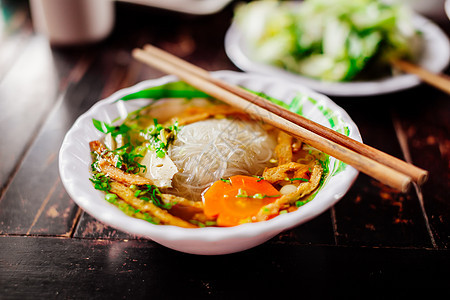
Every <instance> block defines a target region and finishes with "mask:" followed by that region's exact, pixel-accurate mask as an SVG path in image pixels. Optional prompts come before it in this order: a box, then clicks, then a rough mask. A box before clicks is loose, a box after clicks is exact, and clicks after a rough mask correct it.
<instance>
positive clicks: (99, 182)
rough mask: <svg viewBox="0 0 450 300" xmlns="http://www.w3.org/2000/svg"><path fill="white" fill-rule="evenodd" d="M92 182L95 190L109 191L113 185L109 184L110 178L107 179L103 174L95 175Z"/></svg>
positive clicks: (91, 179)
mask: <svg viewBox="0 0 450 300" xmlns="http://www.w3.org/2000/svg"><path fill="white" fill-rule="evenodd" d="M89 180H90V181H92V183H93V184H94V188H95V189H96V190H100V191H105V192H107V191H109V190H110V189H111V185H110V184H109V177H107V176H106V175H105V174H103V173H94V174H92V177H91V178H89Z"/></svg>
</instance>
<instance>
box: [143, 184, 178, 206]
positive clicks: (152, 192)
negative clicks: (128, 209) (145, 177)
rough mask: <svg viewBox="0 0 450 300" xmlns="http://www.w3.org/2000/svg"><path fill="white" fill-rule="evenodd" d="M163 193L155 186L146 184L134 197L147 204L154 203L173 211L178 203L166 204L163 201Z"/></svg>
mask: <svg viewBox="0 0 450 300" xmlns="http://www.w3.org/2000/svg"><path fill="white" fill-rule="evenodd" d="M161 195H162V194H161V192H160V190H159V189H158V187H156V186H155V185H150V184H146V185H144V186H142V187H141V188H137V189H136V190H135V192H134V196H135V197H136V198H139V199H141V200H144V201H146V202H152V203H153V204H154V205H156V206H158V207H160V208H163V209H171V208H172V206H174V205H175V204H176V203H167V204H166V203H164V202H162V201H161Z"/></svg>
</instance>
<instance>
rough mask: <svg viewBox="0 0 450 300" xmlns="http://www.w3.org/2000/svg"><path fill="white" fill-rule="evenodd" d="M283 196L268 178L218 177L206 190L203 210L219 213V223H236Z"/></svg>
mask: <svg viewBox="0 0 450 300" xmlns="http://www.w3.org/2000/svg"><path fill="white" fill-rule="evenodd" d="M280 196H281V195H280V192H279V191H277V189H275V188H274V187H273V186H272V185H271V184H270V183H269V182H267V181H265V180H261V179H259V178H256V177H251V176H243V175H236V176H232V177H230V179H229V180H227V181H222V180H219V181H216V182H215V183H214V184H213V185H212V186H211V187H210V188H209V189H207V190H206V191H205V192H204V193H203V203H204V212H205V215H206V216H207V217H210V218H216V217H217V225H218V226H236V225H239V224H242V223H246V222H251V220H252V217H255V216H256V215H257V213H258V211H259V210H260V209H261V208H262V207H263V206H265V205H267V204H270V203H272V202H274V201H275V200H276V199H278V198H279V197H280Z"/></svg>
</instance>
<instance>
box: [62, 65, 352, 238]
mask: <svg viewBox="0 0 450 300" xmlns="http://www.w3.org/2000/svg"><path fill="white" fill-rule="evenodd" d="M211 74H212V75H213V76H214V77H219V78H222V79H224V80H230V79H235V80H238V81H239V80H261V81H263V82H264V81H266V82H268V81H270V82H275V83H276V84H282V85H284V86H288V87H290V88H293V89H294V90H296V91H300V92H304V93H306V94H307V95H308V96H310V97H312V98H314V99H315V100H318V101H320V102H325V103H326V104H327V106H328V107H330V108H331V109H332V110H333V112H336V113H337V114H338V115H340V116H341V117H342V119H345V122H346V125H347V126H348V127H349V128H350V132H351V135H352V137H353V138H355V139H356V140H359V141H361V135H360V133H359V130H358V128H357V126H356V124H355V123H354V122H353V120H352V119H351V118H350V116H349V115H348V114H347V112H345V111H344V110H343V109H342V108H341V107H339V106H338V105H337V104H335V103H334V102H333V101H332V100H331V99H330V98H328V97H327V96H325V95H322V94H319V93H317V92H314V91H313V90H311V89H309V88H307V87H304V86H300V85H298V84H295V83H292V82H285V81H282V80H280V79H277V78H273V77H270V76H267V75H259V74H248V73H242V72H234V71H215V72H211ZM175 80H177V79H176V77H175V76H172V75H168V76H164V77H161V78H157V79H151V80H145V81H142V82H139V83H137V84H135V85H133V86H131V87H128V88H124V89H121V90H118V91H117V92H115V93H113V94H112V95H110V96H109V97H107V98H105V99H103V100H99V101H98V102H97V103H95V104H94V105H92V106H91V108H89V110H87V111H86V112H85V113H83V114H82V115H81V116H79V117H78V118H77V119H76V121H75V122H74V124H73V126H72V127H71V128H70V129H69V131H68V132H67V133H66V135H65V137H64V140H63V142H62V145H61V148H60V151H59V156H58V158H59V172H60V177H61V180H62V183H63V185H64V187H65V188H66V191H67V192H68V194H69V195H70V197H71V198H72V199H73V200H74V202H75V203H76V204H77V205H78V206H80V207H81V208H82V209H83V210H84V211H86V212H87V213H88V214H90V215H91V216H93V217H94V218H96V219H97V220H99V221H101V222H102V223H105V224H107V225H108V226H111V227H113V228H116V229H119V230H121V231H124V232H127V233H130V234H134V235H137V236H140V237H144V238H148V239H152V240H155V241H157V240H159V239H163V240H166V241H175V240H179V241H180V240H183V241H193V240H202V241H205V242H217V241H221V240H228V239H236V238H250V237H254V236H259V235H263V234H266V235H267V236H269V237H270V236H274V235H276V234H277V233H279V232H282V231H284V230H287V229H290V228H292V227H296V226H298V225H300V224H302V223H304V222H307V221H309V220H310V219H312V218H314V217H316V216H317V215H319V214H321V213H323V212H324V211H326V210H327V209H329V208H331V207H332V206H333V205H334V204H335V203H336V202H337V201H339V200H340V199H341V198H342V197H343V196H344V195H345V193H346V192H347V191H348V190H349V189H350V187H351V186H352V184H353V182H354V181H355V180H356V178H357V176H358V173H359V172H358V171H357V170H356V169H354V168H353V167H351V166H349V165H347V166H346V169H345V170H344V171H343V172H341V173H340V174H338V175H343V174H344V173H345V176H339V180H340V181H339V184H338V185H334V186H333V187H330V188H329V189H331V190H330V191H331V192H333V193H332V194H333V196H332V199H329V200H328V201H325V200H322V201H316V200H318V198H319V194H320V192H319V194H318V195H317V196H316V197H315V199H314V200H313V201H311V202H309V203H306V204H305V205H303V206H302V208H301V209H298V210H296V211H295V212H291V213H288V214H283V215H280V216H277V217H275V218H273V219H270V220H267V221H264V222H255V223H248V224H242V225H239V226H235V227H206V228H181V227H177V226H173V225H163V226H161V225H154V224H151V223H149V222H147V221H144V220H140V219H137V218H133V217H130V216H127V215H125V214H124V213H123V212H121V211H120V210H119V209H117V208H116V207H115V206H113V205H112V204H110V203H108V202H106V201H105V200H103V202H104V203H101V202H100V205H99V204H98V203H97V202H95V201H90V198H92V197H95V195H96V194H97V195H102V199H104V194H103V192H101V191H97V190H95V189H94V188H93V186H92V185H91V186H92V190H90V191H86V190H78V189H77V187H76V184H75V183H74V181H73V178H71V176H73V168H71V166H70V164H71V163H72V162H73V161H72V160H69V159H68V155H71V152H70V147H73V146H74V142H75V140H74V139H73V137H74V135H75V134H77V133H80V132H83V130H85V129H86V128H85V126H84V124H85V123H86V122H91V119H92V114H93V113H94V112H95V111H98V110H99V109H100V108H101V107H102V106H104V105H111V104H113V103H114V102H116V101H117V100H118V99H120V98H122V97H124V96H125V95H128V94H131V93H133V92H136V91H138V90H141V89H144V88H148V87H152V86H158V85H162V84H165V83H168V82H171V81H175ZM280 100H281V99H280ZM91 123H92V122H91ZM74 158H75V159H79V160H81V161H82V158H80V157H74ZM89 165H90V163H89ZM333 179H335V180H337V178H334V177H333V178H331V179H330V182H328V183H327V184H330V183H332V181H333ZM86 180H88V179H87V178H86ZM319 199H320V198H319ZM105 204H107V205H109V206H111V207H112V208H113V209H115V210H117V212H119V213H120V214H122V215H123V216H120V215H119V217H117V216H115V214H113V215H111V210H109V209H106V211H99V210H100V209H104V207H103V206H105ZM298 219H300V220H301V221H300V222H297V221H298Z"/></svg>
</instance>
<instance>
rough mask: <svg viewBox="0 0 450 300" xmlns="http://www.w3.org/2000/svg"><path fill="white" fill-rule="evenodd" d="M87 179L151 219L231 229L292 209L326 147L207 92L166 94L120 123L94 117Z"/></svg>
mask: <svg viewBox="0 0 450 300" xmlns="http://www.w3.org/2000/svg"><path fill="white" fill-rule="evenodd" d="M94 125H95V126H96V127H97V129H99V130H100V131H102V132H104V133H105V136H104V138H103V139H101V140H97V141H92V142H91V143H90V148H91V151H92V157H93V163H92V165H91V168H92V178H91V181H92V182H93V184H94V186H95V188H96V189H99V190H102V191H104V192H105V200H106V201H108V202H110V203H112V204H114V205H116V206H117V207H119V208H120V209H121V210H122V211H123V212H124V213H126V214H128V215H130V216H133V217H136V218H140V219H143V220H146V221H148V222H151V223H154V224H161V225H175V226H181V227H187V228H197V227H207V226H220V227H230V226H237V225H240V224H243V223H251V222H260V221H265V220H268V219H271V218H274V217H276V216H278V215H280V214H283V213H289V212H292V211H294V210H297V209H298V208H299V207H300V206H302V205H303V204H304V203H306V202H308V201H309V200H310V198H309V197H308V196H309V195H311V194H312V193H313V192H314V191H315V190H316V189H317V188H318V187H319V186H320V182H321V180H322V178H323V176H324V168H323V166H322V165H323V163H322V161H323V160H324V156H323V153H321V152H319V151H317V150H315V149H313V148H311V147H309V146H308V145H305V144H303V143H302V142H300V141H299V140H297V139H295V138H294V137H292V136H290V135H288V134H286V133H284V132H282V131H280V130H278V129H276V128H274V127H272V126H270V125H267V124H262V123H260V122H258V121H255V120H254V119H252V118H251V116H250V115H248V114H247V113H246V112H244V111H240V110H238V109H236V108H233V107H230V106H228V105H225V104H223V103H222V102H219V101H217V100H214V99H206V98H198V99H190V100H188V99H180V98H176V99H175V98H173V99H163V100H159V101H157V102H154V103H152V104H151V105H149V106H146V107H143V108H140V109H138V110H136V111H134V112H132V113H130V114H129V115H128V116H127V118H126V119H125V121H124V122H123V123H122V124H120V125H112V124H107V123H105V122H102V121H99V120H94Z"/></svg>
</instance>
